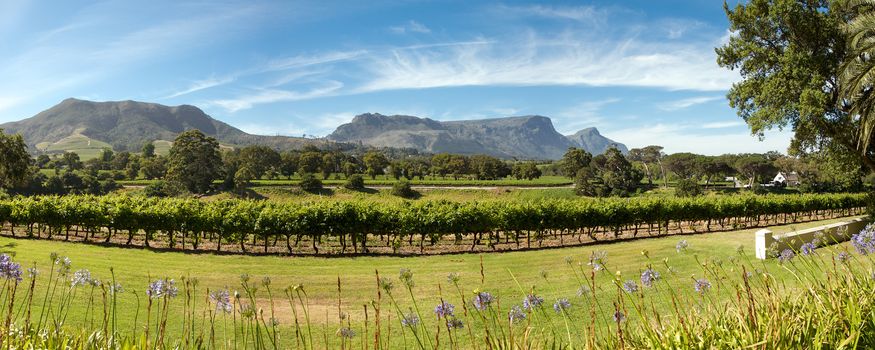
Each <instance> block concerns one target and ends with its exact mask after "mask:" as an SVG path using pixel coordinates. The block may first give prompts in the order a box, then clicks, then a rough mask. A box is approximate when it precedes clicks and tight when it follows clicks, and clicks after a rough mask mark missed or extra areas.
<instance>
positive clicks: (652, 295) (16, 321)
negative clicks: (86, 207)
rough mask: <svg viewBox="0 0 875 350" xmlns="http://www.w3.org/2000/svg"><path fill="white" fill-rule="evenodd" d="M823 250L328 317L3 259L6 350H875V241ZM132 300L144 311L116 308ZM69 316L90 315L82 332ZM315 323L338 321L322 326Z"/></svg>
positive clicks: (379, 297) (415, 294) (378, 284)
mask: <svg viewBox="0 0 875 350" xmlns="http://www.w3.org/2000/svg"><path fill="white" fill-rule="evenodd" d="M825 243H827V242H823V239H822V238H818V239H816V240H815V241H814V242H808V244H806V245H804V246H803V247H802V248H801V249H800V250H798V251H793V250H785V251H782V252H778V254H777V256H778V262H779V263H777V264H776V263H773V262H763V261H760V260H755V259H753V258H752V257H751V256H750V255H749V254H748V253H747V252H745V251H744V250H743V249H741V248H739V249H738V250H737V251H736V252H734V253H732V254H731V255H729V256H728V257H725V258H713V257H711V258H700V257H698V256H693V258H694V259H695V260H696V261H697V264H696V267H695V270H688V271H679V270H678V269H676V268H675V267H673V266H672V261H673V260H674V259H675V257H674V256H673V255H671V254H669V255H668V256H662V257H656V256H654V257H651V256H650V253H649V252H648V251H642V252H641V256H642V258H641V261H642V264H641V266H640V271H639V272H638V273H636V274H635V275H633V276H629V275H624V274H621V273H619V272H613V271H615V270H614V269H613V267H612V265H611V260H610V259H611V258H610V257H609V256H608V255H607V254H606V253H604V252H600V251H594V252H591V254H590V255H589V256H585V257H578V258H575V257H568V258H566V259H565V265H564V266H565V268H564V269H555V270H550V271H544V272H542V273H541V276H540V277H541V278H540V282H538V283H535V284H533V285H522V284H521V283H519V282H517V283H516V287H517V288H516V289H517V290H516V292H515V293H508V294H504V295H498V294H497V293H492V292H490V289H489V287H490V286H489V285H488V284H487V283H486V278H487V275H486V273H485V272H484V271H485V267H482V263H481V273H480V276H476V277H479V280H480V283H479V284H477V285H463V284H462V283H461V282H460V281H461V279H460V276H459V275H458V274H455V273H450V274H448V275H447V279H446V281H445V282H444V283H441V284H440V285H439V286H438V287H437V288H436V289H424V288H422V287H420V286H418V285H417V283H416V277H415V271H412V270H409V269H402V270H401V271H399V272H398V273H397V275H396V274H395V273H390V274H387V273H381V272H380V271H375V272H374V276H373V277H374V280H373V281H374V284H373V285H372V286H361V285H356V286H348V285H344V284H343V283H342V281H341V280H340V279H338V280H337V288H336V297H337V299H336V305H334V306H332V307H331V308H328V309H320V310H314V309H313V303H312V302H311V300H310V296H309V295H308V293H307V287H306V286H303V285H294V286H280V287H279V288H278V287H277V286H274V285H273V284H272V281H271V279H270V278H269V277H263V278H260V279H259V278H255V277H252V276H249V275H243V276H241V277H240V279H239V281H236V282H234V283H232V284H231V285H233V287H229V288H221V289H208V288H202V287H201V286H200V283H199V281H198V279H197V278H195V277H191V276H184V277H181V278H179V279H170V278H167V277H164V276H162V277H157V278H154V279H152V282H151V283H149V285H147V286H130V287H134V288H132V289H130V290H129V289H127V288H125V287H123V284H122V282H123V281H116V280H115V277H114V271H111V270H110V271H108V275H109V276H110V278H109V279H106V280H98V279H97V278H95V277H94V276H93V275H92V274H91V272H90V271H89V270H87V269H74V268H73V263H72V262H71V261H70V260H69V259H67V258H65V257H62V256H58V255H57V254H52V255H51V256H50V257H49V259H50V263H51V264H50V268H49V269H47V271H37V270H36V269H35V268H24V267H22V266H21V265H20V264H19V263H17V262H15V261H13V259H12V258H10V257H9V256H7V255H2V256H0V279H2V285H0V331H2V332H0V347H2V348H6V349H18V348H55V349H59V348H65V349H66V348H77V349H78V348H97V349H130V348H186V349H187V348H211V349H217V348H222V349H236V348H253V349H283V348H295V349H323V348H339V349H390V348H392V349H394V348H399V349H400V348H404V349H408V348H415V349H463V348H464V349H471V348H473V349H541V348H550V349H605V348H612V349H624V348H625V349H639V348H655V349H712V348H718V349H722V348H768V349H797V348H811V349H838V348H861V349H867V348H873V347H875V298H873V293H875V275H873V270H872V267H873V261H872V256H871V254H873V253H875V227H873V226H869V227H867V228H866V229H865V230H863V231H862V232H861V233H860V234H858V235H855V236H854V237H853V239H852V242H851V244H839V245H829V244H825ZM833 243H834V242H833ZM688 247H689V245H688V244H687V243H686V242H685V241H680V242H678V244H677V245H676V246H675V249H676V251H677V253H676V254H679V255H686V254H690V253H687V250H688ZM559 265H561V264H559ZM507 273H509V274H510V275H511V276H513V280H514V281H518V280H517V279H516V276H514V275H513V271H512V270H508V271H507ZM559 278H562V279H569V278H570V279H573V280H575V281H576V282H577V285H579V289H578V290H576V291H562V290H559V289H558V288H557V287H556V286H555V285H556V283H554V282H553V281H556V280H557V279H559ZM229 282H230V281H229ZM136 287H142V288H144V289H143V290H144V291H143V292H142V293H138V292H136V291H135V290H136V289H137V288H136ZM493 287H494V286H493ZM350 288H369V289H372V290H373V300H372V301H371V302H370V303H368V304H365V305H359V306H350V305H347V304H345V303H344V300H343V296H344V293H345V292H346V291H347V290H348V289H350ZM564 293H565V294H564ZM547 295H551V296H553V297H551V298H547V297H546V296H547ZM35 297H36V298H35ZM120 298H129V299H130V300H137V303H136V305H137V306H136V307H134V308H128V309H118V308H117V307H116V305H118V300H119V299H120ZM423 300H439V302H438V303H437V304H436V305H431V304H428V305H426V303H424V302H423ZM76 303H81V304H82V305H74V304H76ZM74 306H75V307H74ZM82 306H84V307H82ZM71 310H76V312H84V315H78V316H80V317H77V320H78V321H77V322H75V323H74V322H68V319H69V316H70V312H71ZM80 310H84V311H80ZM315 313H324V314H325V318H324V319H321V318H320V319H319V320H318V321H317V320H316V319H317V317H314V316H315V315H316V314H315ZM120 314H122V315H124V316H125V317H131V316H133V319H134V322H133V327H131V328H128V329H123V328H122V327H120V326H119V322H118V321H117V319H118V317H119V315H120ZM353 314H354V316H353ZM285 319H287V321H281V320H285ZM169 321H171V322H169Z"/></svg>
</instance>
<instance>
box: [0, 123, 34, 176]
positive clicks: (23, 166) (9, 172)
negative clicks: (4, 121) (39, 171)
mask: <svg viewBox="0 0 875 350" xmlns="http://www.w3.org/2000/svg"><path fill="white" fill-rule="evenodd" d="M30 163H31V159H30V155H29V154H27V145H26V144H25V143H24V139H23V138H22V137H21V135H18V134H16V135H7V134H5V133H3V129H0V189H9V188H11V187H16V186H20V185H23V184H24V183H25V182H26V181H27V177H28V175H29V174H30Z"/></svg>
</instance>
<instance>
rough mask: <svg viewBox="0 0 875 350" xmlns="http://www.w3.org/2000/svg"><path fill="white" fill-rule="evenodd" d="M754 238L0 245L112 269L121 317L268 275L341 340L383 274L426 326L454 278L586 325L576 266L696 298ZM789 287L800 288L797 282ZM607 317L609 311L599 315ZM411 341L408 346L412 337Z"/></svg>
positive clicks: (282, 312) (17, 253)
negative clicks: (326, 249) (224, 251)
mask: <svg viewBox="0 0 875 350" xmlns="http://www.w3.org/2000/svg"><path fill="white" fill-rule="evenodd" d="M834 221H836V220H827V221H820V222H811V223H805V224H797V225H789V226H780V227H773V228H772V230H774V231H776V232H781V231H786V230H791V229H799V228H805V227H812V226H817V225H822V224H825V223H828V222H834ZM754 231H755V230H752V229H751V230H740V231H733V232H724V233H712V234H702V235H691V236H682V237H679V236H674V237H664V238H653V239H642V240H636V241H627V242H617V243H610V244H601V245H592V246H584V247H574V248H561V249H547V250H540V251H525V252H508V253H491V254H481V255H473V254H458V255H442V256H422V257H353V258H348V257H338V258H315V257H278V256H243V255H213V254H185V253H180V252H159V251H150V250H143V249H126V248H114V247H103V246H97V245H85V244H76V243H63V242H55V241H43V240H27V239H11V238H6V237H3V238H0V247H2V251H3V252H4V253H7V254H9V255H12V256H13V257H14V260H15V261H17V262H20V263H21V264H22V265H23V266H24V267H30V266H31V265H33V264H35V266H36V267H37V268H38V269H39V270H41V271H42V272H43V273H47V271H48V268H49V255H50V253H52V252H57V253H58V254H60V255H62V256H67V257H69V258H70V259H71V260H72V264H73V271H76V270H78V269H82V268H86V269H89V270H90V271H91V273H92V274H93V275H94V276H95V277H97V278H100V279H102V280H107V279H109V278H110V269H113V271H114V273H115V278H116V280H117V281H120V282H121V283H122V285H123V286H124V288H125V292H124V293H123V294H120V299H119V309H120V310H124V309H129V310H134V309H136V308H137V305H138V303H137V298H136V295H139V298H140V304H139V305H140V306H139V308H140V309H141V310H143V309H144V306H143V305H144V300H145V299H144V298H145V297H144V295H143V293H144V290H145V289H146V287H147V286H148V283H149V281H151V280H154V279H156V278H160V277H169V278H175V279H177V281H179V279H180V278H182V277H186V276H188V277H190V278H197V279H198V280H199V283H200V286H199V287H198V288H199V290H198V295H200V298H199V299H196V300H197V302H198V303H201V304H202V303H203V302H204V298H203V296H204V295H206V292H205V288H210V289H213V290H215V289H219V288H230V290H232V293H233V291H234V290H239V289H240V284H239V282H240V276H241V275H244V274H248V275H250V276H251V278H252V281H255V282H254V283H256V284H258V283H260V281H261V280H262V278H263V277H270V279H271V281H272V282H271V288H272V289H273V293H274V296H275V297H276V296H277V295H282V292H281V291H280V290H282V289H283V288H285V287H287V286H292V285H298V284H300V285H302V286H303V287H304V289H305V290H306V292H307V293H308V295H309V297H310V305H311V306H310V313H311V318H312V320H313V321H314V323H316V324H319V325H322V324H324V323H327V324H328V326H326V327H322V326H320V328H319V332H321V333H319V334H320V337H321V334H323V333H324V334H326V335H328V336H329V338H330V339H336V336H334V332H335V330H337V327H338V326H337V324H338V321H337V318H338V316H337V315H338V301H337V300H338V283H340V289H341V295H340V299H341V300H342V301H341V303H340V308H341V310H342V312H344V313H347V314H348V315H349V316H350V320H351V322H352V323H353V326H355V325H356V323H357V322H358V323H359V324H360V323H361V322H362V320H363V319H364V316H365V315H364V314H365V312H364V310H365V305H368V308H369V309H370V308H371V306H370V305H369V303H370V302H371V301H372V300H375V299H376V297H377V296H376V293H377V287H376V285H377V284H376V276H375V273H376V272H377V271H379V273H380V275H381V276H385V277H390V278H391V279H393V280H394V281H395V289H394V295H395V296H396V297H397V298H398V301H399V304H401V307H402V309H404V310H406V308H407V307H409V306H410V305H412V304H411V303H410V297H409V296H407V295H406V291H404V290H403V288H402V287H401V283H400V282H399V281H398V279H397V277H398V272H399V270H401V269H402V268H407V269H410V270H411V271H412V272H413V274H414V280H415V287H414V289H413V293H414V294H415V295H416V298H417V302H418V305H419V307H420V308H422V309H423V311H422V314H423V316H424V318H426V317H427V316H431V315H432V314H431V311H430V310H431V309H432V308H433V305H436V304H437V303H438V302H439V300H440V294H442V295H443V297H444V298H445V299H447V300H448V301H450V302H452V303H454V304H456V305H457V306H458V307H459V308H460V309H461V302H460V300H459V299H460V297H459V294H458V293H457V292H456V290H455V289H454V287H453V286H452V285H451V284H449V283H448V282H447V275H448V273H459V275H460V283H459V285H460V286H461V289H462V290H461V292H462V293H463V294H464V295H465V298H466V299H467V300H468V301H469V302H470V298H471V296H472V295H473V294H472V292H473V291H474V290H475V289H480V290H483V291H489V292H491V293H492V294H494V295H496V296H497V297H498V298H499V300H500V301H501V303H502V304H501V307H502V308H503V309H504V310H507V309H508V308H509V306H510V304H517V303H519V302H520V300H521V296H523V295H525V294H526V293H527V292H528V291H530V290H532V289H534V290H535V292H536V293H537V294H539V295H541V296H543V297H544V298H545V300H546V301H547V302H546V303H547V304H550V305H552V303H553V301H554V300H556V299H557V298H568V299H569V300H570V301H571V302H572V305H577V306H578V307H576V308H574V309H572V310H573V311H574V313H575V314H577V316H578V317H584V315H587V314H588V312H589V310H584V307H583V306H584V305H583V304H584V299H581V298H578V297H577V296H576V294H577V291H578V288H579V287H580V285H581V280H580V279H578V277H576V274H575V273H573V271H574V270H573V267H574V266H578V264H582V265H583V268H584V269H586V262H587V261H588V257H589V256H590V254H591V252H593V251H604V252H606V253H607V257H608V258H607V263H606V266H607V269H608V271H609V272H608V273H604V272H603V273H601V274H600V275H599V277H597V283H598V287H597V288H596V295H597V296H598V298H599V299H600V300H602V301H603V302H604V304H605V305H610V302H611V300H612V298H616V295H617V292H616V290H617V288H616V287H615V286H613V284H612V281H613V278H612V277H613V276H614V275H615V274H616V275H621V276H622V279H627V278H628V279H630V280H636V281H637V280H638V277H639V275H640V274H641V271H642V270H644V269H645V268H646V267H647V266H648V265H649V264H652V266H653V267H654V268H655V269H658V270H661V271H662V273H663V275H664V276H665V279H666V280H673V281H674V285H676V286H681V287H682V288H687V287H688V288H689V289H690V290H691V289H692V279H691V277H693V276H697V277H701V276H702V274H703V270H702V268H701V267H700V265H699V262H704V261H711V262H714V261H718V260H719V261H723V262H726V261H732V260H733V259H739V260H746V259H747V258H750V259H752V254H753V250H754V246H753V232H754ZM681 239H685V240H687V242H688V244H689V248H688V249H687V251H686V252H684V253H678V252H676V251H675V245H676V243H677V242H678V241H679V240H681ZM739 246H741V247H742V248H743V250H744V251H745V252H747V253H746V254H745V255H742V256H739V255H737V253H736V249H737V248H738V247H739ZM828 249H829V248H828ZM825 254H829V253H825ZM733 257H734V258H733ZM569 259H570V260H569ZM663 259H666V260H663ZM569 262H570V263H569ZM727 265H729V264H727ZM667 266H671V268H672V269H673V270H674V271H675V273H669V272H668V271H666V270H667V269H668V267H667ZM751 266H759V267H761V268H763V269H768V270H770V271H771V272H772V273H774V274H775V275H776V276H779V277H781V276H783V277H786V276H787V275H788V273H787V272H784V271H783V270H782V269H780V268H778V266H777V264H776V263H775V262H773V261H768V262H765V263H760V262H758V261H757V262H752V263H751ZM481 268H482V270H481ZM727 268H732V267H731V266H730V267H727ZM627 276H628V277H627ZM41 278H42V279H41V280H40V283H45V278H46V276H41ZM715 282H716V281H715ZM790 283H791V285H790V287H792V282H790ZM41 287H42V285H41V284H38V286H37V291H38V293H36V297H35V305H39V302H40V300H41V299H42V297H41V296H42V293H43V292H44V291H41ZM80 288H87V287H80ZM181 294H182V293H181ZM716 295H718V297H719V298H724V299H725V298H727V297H728V296H729V295H728V294H727V293H726V292H725V291H724V294H720V291H719V289H718V290H717V294H716ZM87 296H88V293H87V292H79V293H78V294H77V298H78V301H77V302H75V303H74V308H73V311H71V313H70V318H69V320H68V323H70V324H77V323H78V324H81V323H82V322H85V321H84V320H85V319H84V315H85V313H86V312H85V305H86V302H87ZM258 296H259V306H260V307H263V308H265V309H269V307H268V302H267V299H266V291H265V289H264V288H261V289H260V290H259V292H258ZM383 298H384V299H383V302H382V308H383V316H384V317H385V316H386V315H387V314H391V315H392V316H391V317H392V320H395V322H396V323H394V324H392V327H393V332H398V324H397V319H398V315H397V313H396V312H394V311H392V307H391V306H390V305H389V303H388V302H387V300H386V295H385V294H384V295H383ZM275 299H277V302H276V312H277V317H276V318H277V319H278V320H279V322H280V325H281V327H288V325H289V324H291V323H292V314H291V312H290V311H291V308H290V307H289V306H288V303H287V302H285V301H284V299H283V298H275ZM661 300H663V301H665V300H666V299H661ZM665 302H666V303H667V301H665ZM660 303H662V301H661V302H660ZM178 304H181V302H177V303H175V304H172V307H171V309H174V308H175V309H177V310H178V309H179V305H178ZM369 312H370V315H369V316H370V317H371V318H373V309H370V311H369ZM550 312H552V310H551V311H550ZM598 312H599V313H607V312H608V311H607V310H604V309H599V310H598ZM171 314H173V311H171ZM602 316H606V315H602ZM139 317H140V319H139V321H138V322H140V323H142V322H143V319H142V317H144V316H143V314H142V311H141V312H140V314H139ZM133 318H134V315H132V314H131V312H126V313H122V314H121V315H119V324H120V327H121V328H122V329H133V325H134V324H133V321H134V319H133ZM428 318H431V317H428ZM424 321H426V320H424ZM179 322H180V321H179V319H178V318H173V317H171V320H170V322H169V325H168V327H169V329H170V331H169V332H171V333H173V332H179V331H178V330H177V328H174V325H176V324H178V323H179ZM429 322H432V321H429ZM286 329H288V328H286ZM359 332H361V331H359ZM127 333H128V334H129V333H130V332H127ZM408 336H409V335H408ZM399 337H400V333H399ZM331 341H333V340H331ZM355 341H357V342H358V341H361V340H360V339H358V340H355ZM401 341H402V339H400V338H394V339H393V340H392V342H393V344H400V343H396V342H401ZM404 341H406V342H409V341H410V339H406V340H404ZM405 344H407V343H405ZM407 345H409V344H407Z"/></svg>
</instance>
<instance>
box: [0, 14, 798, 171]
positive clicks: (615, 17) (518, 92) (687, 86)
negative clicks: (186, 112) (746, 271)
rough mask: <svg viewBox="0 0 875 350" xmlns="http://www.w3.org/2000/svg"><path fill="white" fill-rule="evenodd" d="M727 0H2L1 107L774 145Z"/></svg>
mask: <svg viewBox="0 0 875 350" xmlns="http://www.w3.org/2000/svg"><path fill="white" fill-rule="evenodd" d="M722 5H723V1H722V0H686V1H685V0H662V1H652V0H626V1H610V0H604V1H569V2H561V1H556V2H544V1H540V2H526V1H505V2H492V1H414V0H407V1H383V0H369V1H327V0H323V1H303V2H299V1H294V0H289V1H221V0H217V1H213V0H201V1H172V0H151V1H76V0H69V1H48V0H44V1H26V0H2V1H0V52H3V54H2V55H0V122H7V121H14V120H20V119H24V118H27V117H31V116H33V115H35V114H37V113H39V112H40V111H42V110H45V109H47V108H49V107H51V106H53V105H55V104H57V103H59V102H60V101H61V100H63V99H65V98H68V97H75V98H81V99H88V100H95V101H119V100H137V101H145V102H155V103H161V104H165V105H181V104H190V105H195V106H198V107H200V108H201V109H203V110H204V111H205V112H206V113H207V114H209V115H211V116H212V117H214V118H216V119H219V120H222V121H224V122H226V123H228V124H231V125H233V126H235V127H238V128H240V129H242V130H244V131H247V132H250V133H255V134H264V135H290V136H302V135H308V136H310V135H312V136H325V135H327V134H330V133H331V132H332V131H333V130H334V128H336V127H337V126H338V125H340V124H343V123H347V122H349V121H351V120H352V118H353V117H354V116H355V115H357V114H361V113H367V112H374V113H381V114H386V115H392V114H405V115H414V116H419V117H428V118H432V119H435V120H460V119H482V118H495V117H505V116H519V115H543V116H547V117H550V118H552V119H553V123H554V125H555V127H556V129H557V130H558V131H559V132H561V133H563V134H572V133H574V132H576V131H577V130H580V129H583V128H586V127H597V128H598V129H599V130H600V131H601V133H602V134H603V135H605V136H607V137H610V138H612V139H614V140H615V141H618V142H622V143H625V144H626V145H627V146H629V147H630V148H632V147H643V146H647V145H653V144H656V145H661V146H664V147H665V150H666V151H667V152H669V153H674V152H695V153H701V154H713V155H716V154H723V153H739V152H766V151H772V150H777V151H781V152H784V151H786V148H787V146H788V145H789V142H790V138H791V133H790V132H789V131H778V130H775V131H771V132H768V133H767V134H766V137H765V138H764V140H762V141H760V140H759V138H757V137H755V136H751V134H750V131H749V129H748V128H747V127H746V125H745V123H744V121H743V120H742V119H741V118H740V117H738V116H737V115H736V113H735V111H734V110H733V109H732V108H730V107H729V105H728V102H727V100H726V98H725V96H726V93H727V91H728V89H729V88H730V87H731V86H732V84H733V83H734V82H737V81H738V80H739V79H740V77H739V75H738V73H737V72H733V71H731V70H727V69H723V68H721V67H719V66H718V65H717V63H716V55H715V53H714V48H715V47H717V46H720V45H721V44H722V43H725V42H726V41H727V40H728V38H729V36H730V32H729V31H728V29H727V28H728V23H727V20H726V16H725V14H724V12H723V6H722Z"/></svg>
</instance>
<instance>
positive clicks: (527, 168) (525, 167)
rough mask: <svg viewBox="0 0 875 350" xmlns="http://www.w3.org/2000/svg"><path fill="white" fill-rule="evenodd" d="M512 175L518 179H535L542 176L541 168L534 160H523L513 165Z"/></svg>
mask: <svg viewBox="0 0 875 350" xmlns="http://www.w3.org/2000/svg"><path fill="white" fill-rule="evenodd" d="M511 175H512V176H513V178H514V179H517V180H523V179H525V180H534V179H537V178H540V177H541V170H540V169H538V165H537V164H535V163H534V162H523V163H517V164H514V165H513V170H511Z"/></svg>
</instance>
